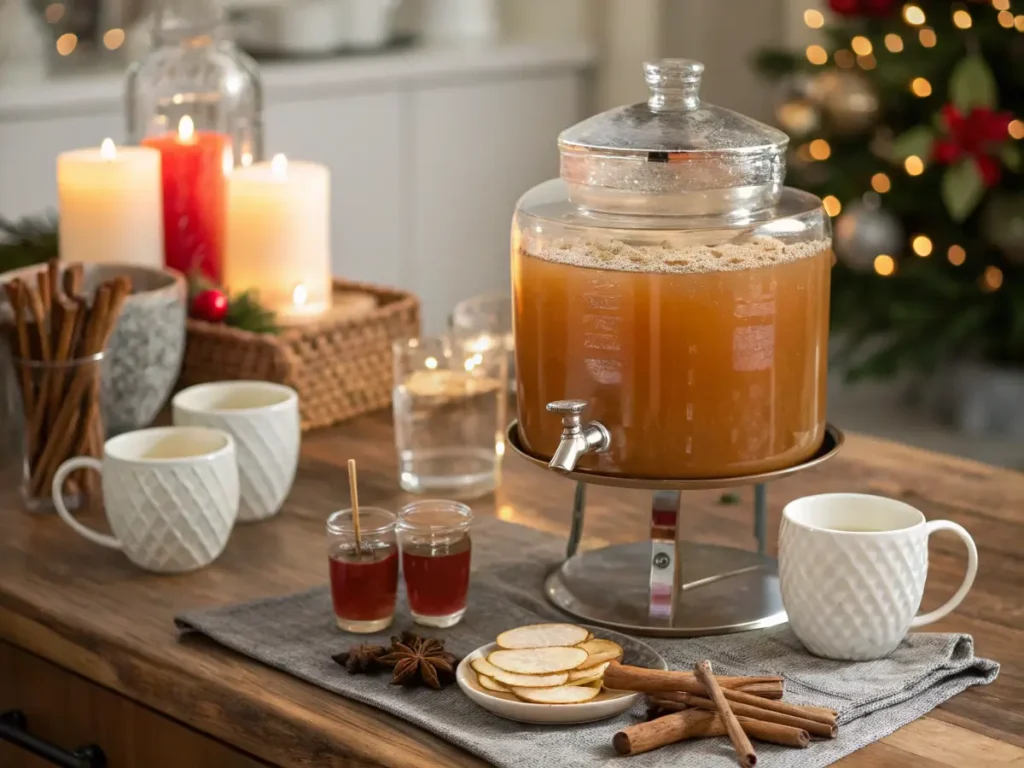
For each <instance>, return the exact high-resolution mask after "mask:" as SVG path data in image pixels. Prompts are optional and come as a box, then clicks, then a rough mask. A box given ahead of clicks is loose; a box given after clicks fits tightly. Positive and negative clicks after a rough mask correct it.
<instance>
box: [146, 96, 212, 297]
mask: <svg viewBox="0 0 1024 768" xmlns="http://www.w3.org/2000/svg"><path fill="white" fill-rule="evenodd" d="M142 144H143V145H144V146H147V147H153V148H154V149H158V150H160V155H161V167H162V176H163V196H164V264H166V265H167V266H168V267H170V268H171V269H176V270H178V271H179V272H184V273H185V274H186V275H189V274H192V273H194V272H200V273H202V274H203V275H204V276H205V277H207V278H209V279H210V280H213V281H214V282H216V283H218V284H220V282H221V280H222V277H223V244H224V200H225V179H224V177H225V174H226V173H227V172H228V171H230V169H231V165H232V160H231V139H230V137H228V136H227V135H225V134H222V133H215V132H213V131H196V130H195V126H194V124H193V122H192V119H191V118H189V117H188V116H187V115H186V116H185V117H183V118H181V122H179V123H178V130H177V131H174V132H171V133H165V134H162V135H160V136H150V137H148V138H145V139H143V140H142Z"/></svg>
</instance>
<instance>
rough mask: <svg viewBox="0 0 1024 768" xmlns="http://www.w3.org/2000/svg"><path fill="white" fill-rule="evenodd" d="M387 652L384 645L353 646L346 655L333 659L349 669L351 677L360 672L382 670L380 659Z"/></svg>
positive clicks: (338, 655)
mask: <svg viewBox="0 0 1024 768" xmlns="http://www.w3.org/2000/svg"><path fill="white" fill-rule="evenodd" d="M387 652H388V649H387V648H385V647H384V646H382V645H365V644H364V645H353V646H352V647H351V648H349V649H348V650H347V651H345V652H344V653H339V654H337V655H336V656H331V658H332V659H334V661H336V662H337V663H338V664H341V666H343V667H344V668H345V669H347V670H348V671H349V674H350V675H357V674H359V673H360V672H375V671H376V670H378V669H380V668H381V666H382V665H381V664H380V659H381V657H383V656H384V654H386V653H387Z"/></svg>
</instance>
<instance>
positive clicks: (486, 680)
mask: <svg viewBox="0 0 1024 768" xmlns="http://www.w3.org/2000/svg"><path fill="white" fill-rule="evenodd" d="M476 679H477V681H478V682H479V683H480V687H481V688H486V689H487V690H489V691H498V692H499V693H511V691H510V690H509V687H508V686H507V685H505V684H504V683H499V682H498V681H497V680H495V679H494V678H493V677H488V676H487V675H481V674H480V673H479V672H478V673H477V675H476Z"/></svg>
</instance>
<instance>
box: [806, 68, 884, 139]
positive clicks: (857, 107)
mask: <svg viewBox="0 0 1024 768" xmlns="http://www.w3.org/2000/svg"><path fill="white" fill-rule="evenodd" d="M807 98H808V99H809V100H810V101H811V102H813V103H814V104H817V105H818V106H819V107H820V108H821V110H822V114H823V115H824V118H825V122H826V123H827V125H828V127H829V130H831V131H833V132H834V133H837V134H839V135H841V136H856V135H858V134H861V133H864V132H865V131H867V130H868V129H869V128H871V127H872V126H873V125H875V123H876V122H878V113H879V102H878V94H877V93H875V89H874V87H873V86H872V85H871V83H870V82H869V81H868V79H867V78H866V77H864V76H863V75H861V74H858V73H857V72H846V71H843V70H838V69H831V70H826V71H825V72H821V73H820V74H818V75H815V76H814V78H813V79H812V80H811V82H810V83H809V84H808V86H807Z"/></svg>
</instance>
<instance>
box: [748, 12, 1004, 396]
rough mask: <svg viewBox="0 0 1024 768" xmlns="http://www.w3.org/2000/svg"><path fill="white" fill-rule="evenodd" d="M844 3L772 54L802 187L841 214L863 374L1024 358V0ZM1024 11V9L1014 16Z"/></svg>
mask: <svg viewBox="0 0 1024 768" xmlns="http://www.w3.org/2000/svg"><path fill="white" fill-rule="evenodd" d="M1012 2H1013V3H1015V4H1017V5H1018V6H1021V7H1019V8H1017V9H1012V8H1011V0H984V1H982V0H978V1H976V2H952V3H951V2H949V1H948V0H914V1H913V2H909V3H904V2H894V0H829V4H828V5H829V11H830V12H829V13H828V14H827V15H826V14H825V13H822V12H820V11H818V10H816V9H808V10H807V11H806V12H805V13H804V21H805V23H806V24H807V26H809V27H811V28H813V29H815V30H817V35H818V40H817V41H816V42H815V43H814V44H812V45H809V46H807V48H806V49H805V50H801V51H796V52H793V51H782V50H769V51H762V52H761V53H760V54H759V56H758V58H757V66H758V67H759V69H760V70H761V72H762V73H763V74H764V75H765V76H767V77H769V78H771V79H773V80H774V81H776V82H777V83H780V84H781V85H782V87H783V90H784V95H783V100H782V101H781V103H780V104H779V106H778V109H777V112H776V117H777V120H778V122H779V124H780V125H781V127H782V128H783V129H784V130H786V132H787V133H788V134H789V135H790V137H791V139H792V141H791V148H790V157H789V174H788V177H787V184H790V185H792V186H796V187H801V188H803V189H807V190H810V191H812V192H815V193H816V194H818V195H819V196H821V197H822V199H823V200H824V202H825V207H826V210H827V211H828V213H829V214H830V215H831V216H833V217H834V222H833V223H834V244H835V252H836V257H837V260H838V261H837V264H836V267H835V270H834V272H833V277H832V280H833V289H832V318H833V327H834V329H835V330H836V331H837V332H838V333H837V335H836V337H837V338H838V339H840V340H841V342H842V349H841V350H840V357H841V359H842V360H843V362H844V363H845V364H846V366H847V370H848V372H849V375H850V376H851V377H852V378H859V377H867V376H876V377H877V376H886V375H892V374H895V373H897V372H900V371H903V370H905V369H910V368H914V369H918V370H926V371H927V370H933V369H934V368H935V366H937V365H939V364H940V363H943V362H945V361H947V360H950V359H956V358H958V357H962V356H970V357H978V358H982V359H985V360H987V361H990V362H992V363H996V364H998V365H1007V366H1015V367H1017V368H1024V173H1022V171H1024V168H1022V165H1021V139H1024V119H1022V118H1024V0H1012ZM1015 11H1016V13H1015Z"/></svg>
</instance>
